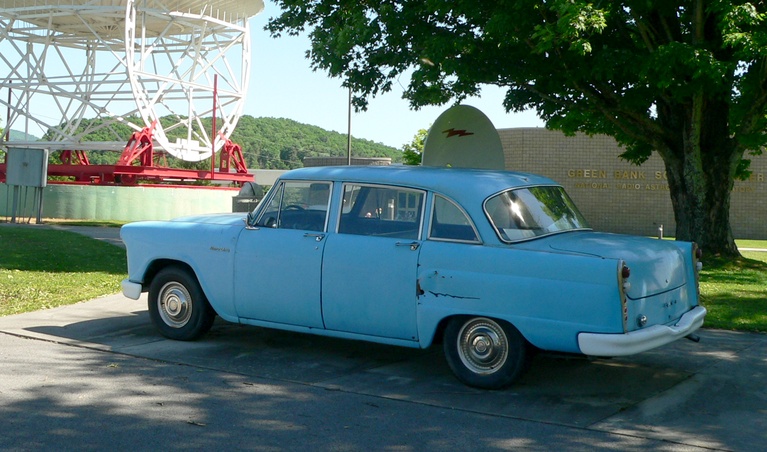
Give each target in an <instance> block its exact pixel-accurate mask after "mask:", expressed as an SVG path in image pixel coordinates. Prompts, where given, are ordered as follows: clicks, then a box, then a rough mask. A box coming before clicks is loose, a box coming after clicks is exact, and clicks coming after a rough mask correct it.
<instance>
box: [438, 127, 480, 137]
mask: <svg viewBox="0 0 767 452" xmlns="http://www.w3.org/2000/svg"><path fill="white" fill-rule="evenodd" d="M442 133H446V134H447V137H446V138H450V137H454V136H459V137H467V136H469V135H474V132H467V131H466V130H464V129H462V130H455V129H447V130H443V131H442Z"/></svg>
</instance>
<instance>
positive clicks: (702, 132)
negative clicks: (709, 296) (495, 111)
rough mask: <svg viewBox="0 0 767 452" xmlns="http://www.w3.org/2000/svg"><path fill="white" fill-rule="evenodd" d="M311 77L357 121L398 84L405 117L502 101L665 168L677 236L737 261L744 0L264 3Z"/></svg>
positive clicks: (760, 68) (748, 54)
mask: <svg viewBox="0 0 767 452" xmlns="http://www.w3.org/2000/svg"><path fill="white" fill-rule="evenodd" d="M276 1H277V3H278V5H279V6H280V7H281V8H282V13H281V14H280V15H279V16H277V17H275V18H272V19H270V21H269V23H268V25H267V29H268V30H270V31H271V33H272V35H273V36H280V35H281V34H283V33H287V34H298V33H302V32H305V31H308V34H309V37H310V39H311V49H309V50H308V52H307V56H308V58H309V59H310V61H311V65H312V67H313V68H315V69H319V70H325V71H327V72H328V73H329V74H330V75H331V76H337V77H342V78H343V79H344V84H345V85H346V86H348V87H350V88H351V89H352V90H353V91H354V93H355V96H354V102H355V105H356V106H357V107H358V108H362V109H364V108H365V107H366V105H367V100H368V99H369V97H370V96H374V95H376V94H379V93H382V92H386V91H389V90H391V89H392V86H393V84H394V83H395V82H396V83H401V82H402V79H406V78H408V76H409V83H408V84H407V88H406V90H405V92H404V97H406V98H407V99H409V101H410V103H411V105H412V106H413V107H414V108H418V107H420V106H424V105H431V104H445V103H449V102H460V101H461V100H463V99H465V98H467V97H471V96H474V95H477V94H478V93H479V92H480V91H481V88H482V86H483V85H485V84H490V85H498V86H501V87H505V88H506V89H507V91H506V95H505V98H504V99H502V100H499V101H500V102H503V105H504V106H505V107H506V109H507V110H508V111H521V110H525V109H529V108H533V109H535V110H536V111H537V112H538V115H539V116H540V117H541V118H542V119H543V120H545V121H546V124H547V127H549V128H552V129H558V130H562V131H564V132H565V133H568V134H572V133H575V132H584V133H587V134H606V135H610V136H613V137H614V138H615V139H616V140H617V141H618V142H619V143H620V144H621V145H623V146H624V148H625V152H624V153H623V154H622V157H623V158H625V159H627V160H629V161H631V162H634V163H636V164H641V163H642V162H644V161H646V160H647V158H648V157H649V156H650V155H651V154H652V153H653V152H657V153H658V154H659V155H660V156H661V157H662V159H663V161H664V164H665V166H666V170H667V174H668V179H669V187H670V191H671V200H672V205H673V207H674V213H675V218H676V223H677V230H676V237H677V239H683V240H695V241H697V242H699V243H701V244H702V245H703V246H704V247H705V248H708V249H709V250H710V251H713V252H715V253H722V254H726V255H737V249H736V247H735V244H734V240H733V236H732V230H731V228H730V223H729V205H730V191H731V189H732V186H733V183H734V180H735V178H736V177H745V176H747V175H748V164H749V161H748V155H749V154H751V155H758V154H760V153H761V149H762V147H763V146H764V145H765V144H767V134H766V133H765V129H766V128H767V5H765V2H761V1H759V2H756V1H753V2H750V1H743V0H623V1H593V0H591V1H585V0H488V1H482V2H477V1H467V0H451V1H445V0H379V1H377V2H367V1H364V2H358V1H352V0H340V1H339V0H311V1H306V0H276Z"/></svg>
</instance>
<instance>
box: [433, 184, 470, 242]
mask: <svg viewBox="0 0 767 452" xmlns="http://www.w3.org/2000/svg"><path fill="white" fill-rule="evenodd" d="M429 238H430V239H434V240H446V241H456V242H471V243H477V242H479V238H478V237H477V231H476V230H475V229H474V224H473V223H472V222H471V220H470V219H469V217H468V215H466V212H464V211H463V209H461V208H460V207H458V205H456V204H455V203H454V202H453V201H451V200H449V199H447V198H445V197H443V196H440V195H434V205H433V206H432V212H431V228H430V229H429Z"/></svg>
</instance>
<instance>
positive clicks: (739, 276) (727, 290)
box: [701, 251, 767, 333]
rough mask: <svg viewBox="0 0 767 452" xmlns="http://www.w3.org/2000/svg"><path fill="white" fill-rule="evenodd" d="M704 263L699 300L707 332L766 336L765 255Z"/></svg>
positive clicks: (758, 253) (706, 260) (766, 270)
mask: <svg viewBox="0 0 767 452" xmlns="http://www.w3.org/2000/svg"><path fill="white" fill-rule="evenodd" d="M746 254H747V255H748V257H749V259H743V258H739V259H715V258H714V259H709V258H706V259H704V267H703V271H702V273H701V300H702V304H703V306H705V307H706V309H707V310H708V315H707V316H706V323H705V325H706V326H707V327H709V328H721V329H727V330H741V331H753V332H762V333H764V332H767V252H763V251H761V252H751V253H746V252H744V255H746Z"/></svg>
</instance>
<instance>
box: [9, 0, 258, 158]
mask: <svg viewBox="0 0 767 452" xmlns="http://www.w3.org/2000/svg"><path fill="white" fill-rule="evenodd" d="M263 7H264V4H263V1H262V0H0V105H3V106H5V107H6V108H5V110H6V112H7V117H5V118H3V120H4V121H3V122H5V124H3V125H4V126H5V127H7V128H9V129H10V128H13V129H15V130H23V131H25V132H26V133H28V134H30V135H37V136H40V135H43V140H42V142H41V141H34V142H32V141H23V140H22V141H19V140H14V141H13V143H8V144H9V145H12V146H15V147H25V146H30V147H37V148H39V147H47V148H49V149H52V150H56V149H69V150H93V149H104V150H106V149H115V150H121V149H123V148H124V147H125V144H126V142H127V140H128V139H129V138H130V135H129V134H128V136H126V133H125V131H126V129H125V127H119V126H118V125H119V124H123V125H127V126H128V127H130V131H131V132H133V131H139V130H142V129H143V128H144V127H149V126H150V125H152V124H153V123H155V127H154V138H155V141H156V143H157V146H156V148H157V147H159V148H160V149H164V150H166V151H168V152H169V153H170V154H171V155H174V156H176V157H179V158H181V159H183V160H188V161H200V160H203V159H205V158H208V157H210V155H211V152H212V151H213V149H214V146H215V149H218V148H219V147H220V146H221V145H222V141H223V140H221V139H220V138H219V137H220V136H223V137H224V138H229V136H230V135H231V133H232V131H233V129H234V127H235V125H236V124H237V121H238V120H239V118H240V116H241V114H242V109H243V106H244V101H245V93H246V91H247V88H248V78H249V75H250V74H249V72H250V37H249V28H248V20H249V19H250V18H251V17H253V16H254V15H256V14H258V13H259V12H260V11H261V10H263ZM214 108H215V118H216V120H217V127H216V129H217V130H216V132H213V131H212V129H211V128H210V126H203V123H202V119H203V118H211V117H213V116H214ZM3 113H5V112H3ZM160 118H162V121H160ZM155 121H156V122H155ZM119 129H122V130H119ZM169 137H173V139H170V138H169ZM3 139H4V138H3ZM0 144H2V143H0Z"/></svg>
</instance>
